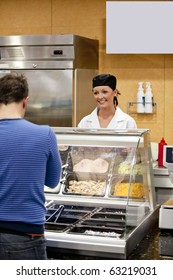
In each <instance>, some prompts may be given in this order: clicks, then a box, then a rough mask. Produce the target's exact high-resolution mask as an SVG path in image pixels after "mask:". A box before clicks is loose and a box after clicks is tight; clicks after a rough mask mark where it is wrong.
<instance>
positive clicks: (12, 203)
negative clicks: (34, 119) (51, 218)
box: [0, 119, 61, 233]
mask: <svg viewBox="0 0 173 280" xmlns="http://www.w3.org/2000/svg"><path fill="white" fill-rule="evenodd" d="M60 176H61V159H60V155H59V152H58V148H57V140H56V136H55V134H54V132H53V131H52V129H51V128H50V127H49V126H46V125H36V124H33V123H31V122H29V121H27V120H25V119H2V120H0V228H4V227H7V228H9V229H10V228H11V229H15V230H18V231H22V232H29V233H40V232H43V229H44V222H45V205H44V204H45V196H44V185H47V186H49V187H51V188H54V187H56V186H57V184H58V182H59V179H60Z"/></svg>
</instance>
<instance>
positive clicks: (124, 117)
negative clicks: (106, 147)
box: [78, 106, 137, 129]
mask: <svg viewBox="0 0 173 280" xmlns="http://www.w3.org/2000/svg"><path fill="white" fill-rule="evenodd" d="M78 127H79V128H95V129H98V128H101V127H100V123H99V119H98V115H97V108H95V109H94V111H92V113H91V114H90V115H87V116H85V117H84V118H83V119H82V120H81V121H80V123H79V124H78ZM107 128H108V129H137V125H136V122H135V120H134V119H133V118H132V117H130V116H129V115H128V114H126V113H124V112H123V111H122V110H121V109H120V108H119V107H118V106H117V107H116V111H115V115H114V116H113V118H112V120H111V121H110V123H109V125H108V126H107Z"/></svg>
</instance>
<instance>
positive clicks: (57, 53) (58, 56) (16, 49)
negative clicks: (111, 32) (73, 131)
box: [0, 34, 99, 127]
mask: <svg viewBox="0 0 173 280" xmlns="http://www.w3.org/2000/svg"><path fill="white" fill-rule="evenodd" d="M98 45H99V43H98V40H94V39H89V38H85V37H82V36H78V35H73V34H57V35H56V34H53V35H21V36H0V76H3V75H5V74H7V73H11V72H20V73H23V74H24V75H25V76H26V77H27V80H28V84H29V96H30V98H29V103H28V107H27V111H26V119H28V120H30V121H32V122H34V123H37V124H48V125H50V126H55V127H56V126H66V127H67V126H69V127H70V126H77V124H78V122H79V121H80V119H81V118H82V117H83V116H84V115H86V114H88V113H90V112H91V110H92V109H93V108H94V106H95V104H94V102H93V96H92V78H93V76H94V75H96V73H97V72H98Z"/></svg>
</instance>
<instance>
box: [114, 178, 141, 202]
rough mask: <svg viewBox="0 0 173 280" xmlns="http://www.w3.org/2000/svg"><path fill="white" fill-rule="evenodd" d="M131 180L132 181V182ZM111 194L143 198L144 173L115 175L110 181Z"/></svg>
mask: <svg viewBox="0 0 173 280" xmlns="http://www.w3.org/2000/svg"><path fill="white" fill-rule="evenodd" d="M130 181H131V183H130ZM109 196H113V197H122V198H123V197H124V198H127V197H129V198H133V199H134V198H137V199H141V198H144V196H145V187H144V184H143V177H142V175H136V176H135V177H132V178H131V177H130V175H126V176H120V175H117V176H113V177H112V179H111V182H110V188H109Z"/></svg>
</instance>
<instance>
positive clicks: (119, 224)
mask: <svg viewBox="0 0 173 280" xmlns="http://www.w3.org/2000/svg"><path fill="white" fill-rule="evenodd" d="M81 225H88V226H100V227H104V228H114V229H115V230H122V229H124V228H125V221H123V220H118V221H117V220H103V221H102V220H100V219H86V220H84V221H83V222H82V223H81Z"/></svg>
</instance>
